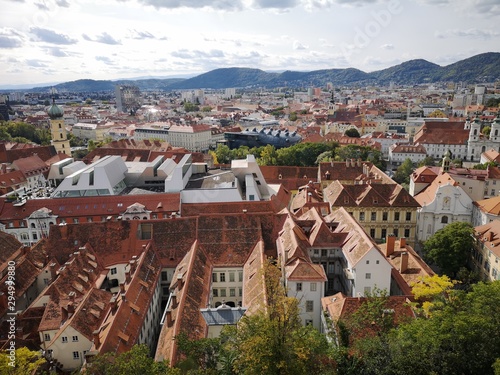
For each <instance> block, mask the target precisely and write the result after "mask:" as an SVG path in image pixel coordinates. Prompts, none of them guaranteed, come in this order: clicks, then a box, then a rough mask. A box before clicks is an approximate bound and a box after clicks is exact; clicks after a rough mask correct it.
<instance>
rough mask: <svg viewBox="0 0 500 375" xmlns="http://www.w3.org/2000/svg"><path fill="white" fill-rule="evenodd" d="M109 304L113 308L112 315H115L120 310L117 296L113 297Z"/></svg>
mask: <svg viewBox="0 0 500 375" xmlns="http://www.w3.org/2000/svg"><path fill="white" fill-rule="evenodd" d="M109 304H110V306H111V313H113V314H114V313H115V312H116V310H118V302H117V301H116V296H113V297H111V299H110V300H109Z"/></svg>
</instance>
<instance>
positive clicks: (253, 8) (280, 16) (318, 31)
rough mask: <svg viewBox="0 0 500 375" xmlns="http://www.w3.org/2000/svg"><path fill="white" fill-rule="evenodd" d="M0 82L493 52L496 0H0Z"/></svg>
mask: <svg viewBox="0 0 500 375" xmlns="http://www.w3.org/2000/svg"><path fill="white" fill-rule="evenodd" d="M0 6H1V7H2V9H3V11H2V14H1V15H0V21H1V24H2V26H3V27H2V28H0V62H1V63H2V66H4V69H2V71H1V73H0V86H12V85H29V84H43V83H57V82H64V81H72V80H77V79H82V78H89V79H121V78H131V77H144V78H147V77H159V76H163V77H172V76H178V77H181V76H184V77H186V76H195V75H198V74H202V73H205V72H207V71H210V70H213V69H217V68H225V67H250V68H258V69H262V70H265V71H284V70H295V71H311V70H318V69H332V68H348V67H353V68H357V69H361V70H363V71H365V72H371V71H375V70H381V69H385V68H387V67H390V66H394V65H397V64H400V63H401V62H404V61H408V60H411V59H420V58H422V59H426V60H428V61H430V62H433V63H436V64H438V65H441V66H445V65H449V64H451V63H454V62H456V61H459V60H462V59H464V58H468V57H471V56H473V55H477V54H479V53H484V52H499V51H500V49H499V48H498V46H499V45H500V43H499V42H500V32H499V31H497V30H496V24H498V21H500V5H499V4H497V2H496V1H494V0H464V1H461V2H460V3H459V4H457V3H456V2H452V1H451V0H440V1H437V2H432V1H427V0H411V1H402V0H389V1H379V0H354V1H347V0H234V1H229V0H212V1H206V0H205V1H201V0H186V1H180V0H165V1H160V0H121V1H120V0H106V1H102V2H99V3H97V2H94V1H86V0H77V1H74V2H73V1H71V2H69V1H67V0H39V1H36V2H34V3H28V2H26V1H23V0H10V1H9V0H0Z"/></svg>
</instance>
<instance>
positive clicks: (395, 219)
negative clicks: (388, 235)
mask: <svg viewBox="0 0 500 375" xmlns="http://www.w3.org/2000/svg"><path fill="white" fill-rule="evenodd" d="M394 221H399V212H394Z"/></svg>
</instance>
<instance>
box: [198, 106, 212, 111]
mask: <svg viewBox="0 0 500 375" xmlns="http://www.w3.org/2000/svg"><path fill="white" fill-rule="evenodd" d="M201 111H202V112H210V111H212V107H210V106H205V107H202V108H201Z"/></svg>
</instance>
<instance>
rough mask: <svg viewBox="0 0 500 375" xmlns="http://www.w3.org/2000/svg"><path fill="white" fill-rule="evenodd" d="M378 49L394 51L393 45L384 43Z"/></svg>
mask: <svg viewBox="0 0 500 375" xmlns="http://www.w3.org/2000/svg"><path fill="white" fill-rule="evenodd" d="M380 48H382V49H386V50H392V49H394V45H393V44H391V43H386V44H382V45H381V46H380Z"/></svg>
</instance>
